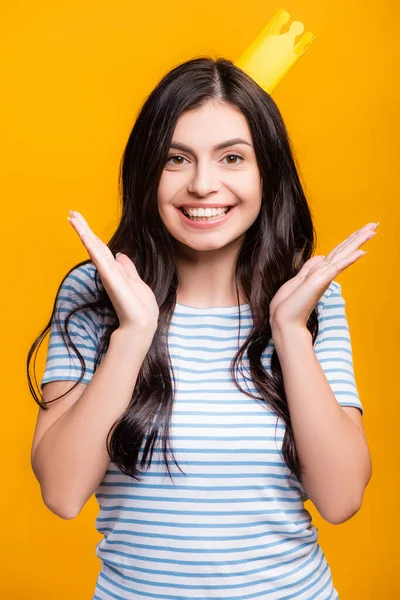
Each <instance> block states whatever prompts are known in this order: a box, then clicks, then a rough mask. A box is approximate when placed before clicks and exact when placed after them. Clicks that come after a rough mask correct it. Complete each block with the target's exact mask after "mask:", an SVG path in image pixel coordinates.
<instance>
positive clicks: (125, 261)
mask: <svg viewBox="0 0 400 600" xmlns="http://www.w3.org/2000/svg"><path fill="white" fill-rule="evenodd" d="M115 260H116V261H117V262H118V263H119V264H120V265H122V266H123V267H124V270H125V272H126V273H127V275H129V276H130V277H132V278H133V279H141V278H140V276H139V273H138V272H137V269H136V266H135V264H134V262H133V261H132V260H131V259H130V258H129V256H126V254H121V252H117V254H116V256H115Z"/></svg>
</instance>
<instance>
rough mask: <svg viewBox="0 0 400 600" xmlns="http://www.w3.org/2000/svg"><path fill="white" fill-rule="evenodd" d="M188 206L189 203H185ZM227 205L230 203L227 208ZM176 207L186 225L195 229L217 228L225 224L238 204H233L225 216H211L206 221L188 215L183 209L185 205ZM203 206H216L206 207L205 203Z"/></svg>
mask: <svg viewBox="0 0 400 600" xmlns="http://www.w3.org/2000/svg"><path fill="white" fill-rule="evenodd" d="M188 206H189V205H187V204H185V205H184V207H185V208H187V207H188ZM227 206H229V205H227V204H226V205H225V208H226V207H227ZM175 208H176V211H177V213H178V215H179V217H180V218H181V219H182V222H183V223H184V224H185V225H186V226H188V227H191V228H194V229H212V228H214V227H215V228H217V227H220V226H222V225H224V224H225V223H226V222H227V221H228V220H229V219H230V218H231V216H232V214H234V212H235V208H236V205H235V206H231V207H230V210H228V211H227V212H226V213H225V215H224V216H223V217H221V216H218V215H216V216H215V219H212V218H211V217H210V218H209V219H208V220H204V221H203V220H200V221H193V220H192V219H190V218H189V217H187V216H186V215H185V213H184V212H183V210H182V208H183V206H182V207H179V208H178V207H175ZM193 208H196V207H193ZM201 208H214V207H211V206H208V207H205V206H204V204H203V206H202V207H201ZM215 208H217V207H215ZM221 208H223V207H221Z"/></svg>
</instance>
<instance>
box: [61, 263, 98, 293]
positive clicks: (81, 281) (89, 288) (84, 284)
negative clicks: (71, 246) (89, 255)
mask: <svg viewBox="0 0 400 600" xmlns="http://www.w3.org/2000/svg"><path fill="white" fill-rule="evenodd" d="M96 272H97V269H96V267H95V266H94V264H93V263H91V262H90V263H85V264H79V265H77V266H75V267H73V268H72V269H71V270H70V271H68V273H67V274H66V275H65V277H64V279H63V280H62V282H61V285H60V292H61V293H63V294H66V295H67V296H69V297H70V296H71V295H76V296H78V297H79V298H80V299H81V300H86V301H87V302H88V301H89V302H90V301H93V300H94V299H95V298H96V297H97V285H96ZM97 279H98V280H99V277H98V276H97Z"/></svg>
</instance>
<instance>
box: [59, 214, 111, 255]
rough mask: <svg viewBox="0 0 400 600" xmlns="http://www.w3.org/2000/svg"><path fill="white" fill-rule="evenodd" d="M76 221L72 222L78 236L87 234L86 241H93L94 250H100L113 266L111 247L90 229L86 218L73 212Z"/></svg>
mask: <svg viewBox="0 0 400 600" xmlns="http://www.w3.org/2000/svg"><path fill="white" fill-rule="evenodd" d="M72 218H73V219H74V220H73V221H70V222H71V224H72V225H74V227H75V229H76V230H77V232H78V234H79V233H85V234H86V240H90V241H91V247H92V248H97V249H98V250H99V252H101V253H102V254H103V256H104V258H105V259H106V260H108V262H109V263H110V264H112V263H113V262H114V260H115V259H114V255H113V253H112V252H111V250H110V249H109V247H108V246H107V244H105V243H104V242H103V241H102V240H101V239H100V238H99V237H98V236H97V235H96V234H95V233H94V232H93V231H92V230H91V228H90V227H89V225H88V223H87V221H86V220H85V219H84V217H83V216H82V215H81V214H80V213H78V212H77V211H73V217H72Z"/></svg>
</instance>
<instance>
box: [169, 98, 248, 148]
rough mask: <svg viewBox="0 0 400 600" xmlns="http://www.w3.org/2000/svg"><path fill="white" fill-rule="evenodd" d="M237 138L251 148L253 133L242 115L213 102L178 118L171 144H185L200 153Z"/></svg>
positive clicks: (226, 105) (228, 105)
mask: <svg viewBox="0 0 400 600" xmlns="http://www.w3.org/2000/svg"><path fill="white" fill-rule="evenodd" d="M236 137H241V138H243V139H245V140H246V141H247V142H249V143H250V144H252V139H251V132H250V129H249V126H248V123H247V120H246V118H245V116H244V115H243V113H242V112H241V111H240V110H239V109H238V108H237V107H235V106H232V105H230V104H222V103H217V102H215V101H214V102H211V101H210V102H207V104H205V105H204V106H202V107H200V108H196V109H192V110H188V111H186V112H185V113H183V114H182V115H181V116H180V117H179V119H178V121H177V124H176V127H175V130H174V133H173V136H172V142H182V143H186V144H188V145H190V146H192V147H196V148H198V149H201V148H202V147H204V148H209V147H210V146H211V147H212V146H214V145H216V144H218V143H220V142H223V141H225V140H228V139H232V138H236Z"/></svg>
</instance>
